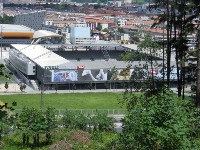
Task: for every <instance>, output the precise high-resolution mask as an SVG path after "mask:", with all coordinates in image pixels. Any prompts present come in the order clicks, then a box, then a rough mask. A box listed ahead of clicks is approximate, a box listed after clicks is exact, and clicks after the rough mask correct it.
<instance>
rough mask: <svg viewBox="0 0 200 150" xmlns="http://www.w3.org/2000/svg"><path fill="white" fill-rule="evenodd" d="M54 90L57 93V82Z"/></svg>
mask: <svg viewBox="0 0 200 150" xmlns="http://www.w3.org/2000/svg"><path fill="white" fill-rule="evenodd" d="M55 90H56V93H57V91H58V85H57V84H56V85H55Z"/></svg>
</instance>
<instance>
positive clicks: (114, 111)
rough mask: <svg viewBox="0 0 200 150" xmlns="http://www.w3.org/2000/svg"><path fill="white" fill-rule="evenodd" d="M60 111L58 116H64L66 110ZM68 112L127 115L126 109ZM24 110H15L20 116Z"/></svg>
mask: <svg viewBox="0 0 200 150" xmlns="http://www.w3.org/2000/svg"><path fill="white" fill-rule="evenodd" d="M56 110H57V111H58V115H63V114H64V113H65V111H66V109H56ZM67 110H68V111H72V112H75V113H83V114H85V115H94V114H96V113H97V112H99V113H106V114H107V115H125V114H126V113H127V110H126V109H67ZM21 111H22V109H15V110H14V113H18V114H20V113H21Z"/></svg>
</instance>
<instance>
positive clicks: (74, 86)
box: [72, 83, 76, 92]
mask: <svg viewBox="0 0 200 150" xmlns="http://www.w3.org/2000/svg"><path fill="white" fill-rule="evenodd" d="M72 90H73V92H74V90H76V84H75V83H73V84H72Z"/></svg>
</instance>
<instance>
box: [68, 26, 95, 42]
mask: <svg viewBox="0 0 200 150" xmlns="http://www.w3.org/2000/svg"><path fill="white" fill-rule="evenodd" d="M91 41H95V38H93V37H91V35H90V28H89V27H71V32H70V42H71V43H72V44H81V43H88V42H91Z"/></svg>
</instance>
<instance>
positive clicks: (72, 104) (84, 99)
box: [0, 93, 121, 109]
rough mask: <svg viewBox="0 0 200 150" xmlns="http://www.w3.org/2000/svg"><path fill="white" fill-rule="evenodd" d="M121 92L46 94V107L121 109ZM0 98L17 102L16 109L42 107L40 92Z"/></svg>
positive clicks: (9, 101) (8, 101)
mask: <svg viewBox="0 0 200 150" xmlns="http://www.w3.org/2000/svg"><path fill="white" fill-rule="evenodd" d="M119 97H120V94H119V93H71V94H45V95H44V107H45V108H46V107H49V106H52V107H55V108H56V109H65V108H67V109H120V108H121V105H120V104H118V102H119V100H118V98H119ZM0 100H1V101H3V102H7V103H9V104H11V103H12V102H13V101H16V102H17V106H16V107H14V108H15V109H21V108H23V107H25V106H26V107H34V108H40V100H41V96H40V94H32V95H30V94H19V95H1V96H0Z"/></svg>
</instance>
